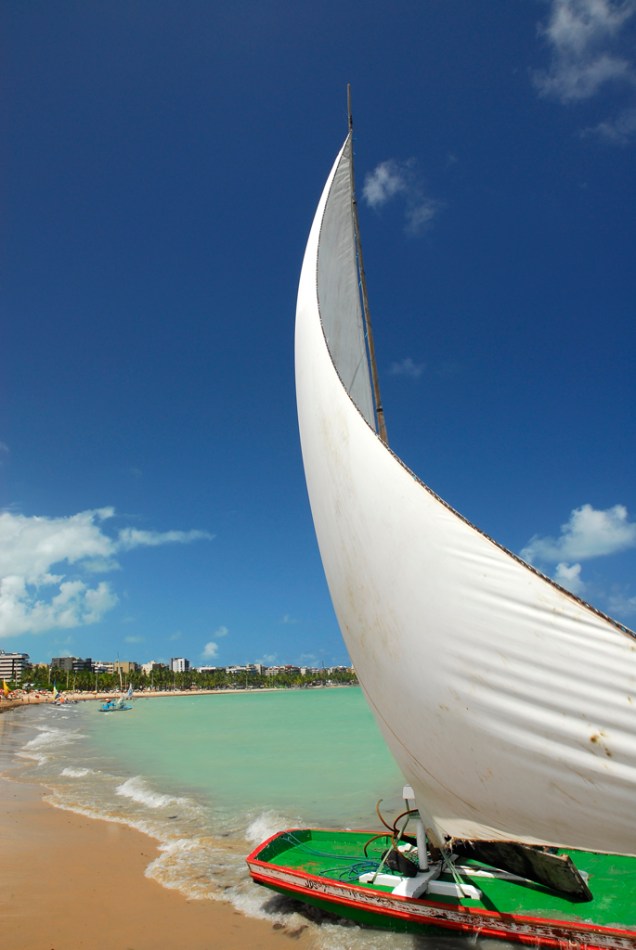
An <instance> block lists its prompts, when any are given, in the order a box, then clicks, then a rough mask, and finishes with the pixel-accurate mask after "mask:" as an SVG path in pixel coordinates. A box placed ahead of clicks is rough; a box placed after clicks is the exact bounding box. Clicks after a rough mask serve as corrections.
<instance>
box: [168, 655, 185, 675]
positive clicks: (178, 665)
mask: <svg viewBox="0 0 636 950" xmlns="http://www.w3.org/2000/svg"><path fill="white" fill-rule="evenodd" d="M170 669H171V670H172V672H173V673H185V671H186V670H189V669H190V660H186V658H185V657H184V656H173V657H172V658H171V659H170Z"/></svg>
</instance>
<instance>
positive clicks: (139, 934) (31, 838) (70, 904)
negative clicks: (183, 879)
mask: <svg viewBox="0 0 636 950" xmlns="http://www.w3.org/2000/svg"><path fill="white" fill-rule="evenodd" d="M43 792H44V789H43V788H42V787H41V786H38V785H31V784H25V783H23V782H22V781H20V782H15V781H12V780H7V779H4V778H0V801H1V803H2V816H3V820H2V834H1V860H0V919H1V920H2V942H3V946H7V947H11V948H12V950H80V948H87V950H89V948H90V950H163V948H166V947H172V946H187V947H188V950H204V948H205V950H207V948H211V947H219V948H224V950H225V948H227V950H234V948H236V950H239V948H241V950H245V948H248V947H250V948H263V950H270V948H271V950H276V948H278V950H283V948H288V950H289V948H290V947H292V946H294V947H298V948H307V950H309V948H311V947H312V946H313V945H314V944H313V941H312V939H311V937H310V935H309V933H308V932H306V931H305V930H304V929H303V928H302V926H301V927H296V928H295V929H286V928H285V927H282V926H281V925H280V923H275V924H271V923H269V922H267V921H264V920H256V919H253V918H248V917H245V916H244V915H243V914H241V913H239V912H238V911H237V910H235V909H234V908H233V907H232V906H231V905H230V904H225V903H223V902H221V901H213V900H188V899H186V898H185V897H184V896H183V895H182V894H181V893H179V892H178V891H175V890H168V889H166V888H164V887H162V886H161V885H159V884H157V883H156V882H155V881H153V880H150V879H149V878H147V877H145V876H144V872H145V870H146V868H147V867H148V864H149V863H150V862H151V861H152V860H153V858H154V857H155V856H156V854H157V851H158V849H157V846H156V843H155V842H154V841H153V839H152V838H150V837H148V836H147V835H144V834H142V833H141V832H139V831H136V830H134V829H132V828H129V827H127V826H125V825H121V824H114V823H111V822H106V821H100V820H97V819H94V818H88V817H84V816H82V815H78V814H75V813H73V812H69V811H64V810H62V809H59V808H55V807H52V806H51V805H49V804H47V803H46V802H45V801H44V800H43Z"/></svg>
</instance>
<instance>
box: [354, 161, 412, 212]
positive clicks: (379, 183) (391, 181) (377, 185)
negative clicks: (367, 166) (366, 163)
mask: <svg viewBox="0 0 636 950" xmlns="http://www.w3.org/2000/svg"><path fill="white" fill-rule="evenodd" d="M405 172H406V170H405V168H404V166H400V165H399V163H398V162H396V161H394V159H392V158H390V159H388V161H386V162H381V163H380V164H379V165H377V166H376V167H375V168H374V169H373V171H372V172H369V174H368V175H367V176H366V177H365V179H364V187H363V189H362V196H363V198H364V200H365V201H366V203H367V204H368V205H369V206H370V207H371V208H381V207H382V205H385V204H386V203H387V201H390V200H391V198H394V197H395V195H399V194H402V193H403V192H405V191H406V190H407V179H406V173H405Z"/></svg>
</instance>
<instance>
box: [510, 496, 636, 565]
mask: <svg viewBox="0 0 636 950" xmlns="http://www.w3.org/2000/svg"><path fill="white" fill-rule="evenodd" d="M633 547H636V523H635V522H630V520H629V516H628V513H627V509H626V508H625V506H624V505H614V507H613V508H606V509H605V510H597V509H595V508H593V507H592V506H591V505H581V507H580V508H575V509H574V510H573V511H572V513H571V514H570V518H569V520H568V521H567V522H566V523H565V524H564V525H561V534H560V535H559V537H558V538H552V537H546V538H541V537H539V536H538V535H535V536H534V537H533V538H532V539H531V540H530V541H529V543H528V544H527V545H526V547H525V548H524V549H523V550H522V552H521V556H522V557H523V558H525V559H526V560H527V561H530V562H531V563H534V562H535V561H538V562H540V563H541V562H543V563H548V564H561V563H563V562H566V563H567V562H571V561H583V560H586V559H588V558H592V557H601V556H602V555H607V554H616V553H617V552H618V551H626V550H627V549H628V548H633Z"/></svg>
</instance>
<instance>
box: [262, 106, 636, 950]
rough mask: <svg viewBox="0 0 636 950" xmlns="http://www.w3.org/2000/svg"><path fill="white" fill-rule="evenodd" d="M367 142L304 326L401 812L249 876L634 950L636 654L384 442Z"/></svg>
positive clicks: (448, 923) (333, 184)
mask: <svg viewBox="0 0 636 950" xmlns="http://www.w3.org/2000/svg"><path fill="white" fill-rule="evenodd" d="M373 357H374V348H373V342H372V335H371V324H370V319H369V316H368V304H367V302H366V293H365V280H364V267H363V262H362V254H361V246H360V242H359V228H358V219H357V210H356V203H355V187H354V169H353V146H352V124H351V120H350V123H349V133H348V135H347V137H346V140H345V142H344V145H343V146H342V148H341V150H340V152H339V153H338V155H337V157H336V160H335V162H334V164H333V167H332V169H331V172H330V174H329V177H328V179H327V182H326V184H325V187H324V190H323V192H322V197H321V198H320V201H319V204H318V207H317V211H316V214H315V218H314V221H313V225H312V227H311V231H310V234H309V239H308V243H307V247H306V251H305V257H304V261H303V265H302V271H301V276H300V284H299V290H298V302H297V311H296V340H295V363H296V393H297V405H298V418H299V427H300V437H301V446H302V455H303V463H304V469H305V477H306V482H307V489H308V494H309V500H310V505H311V510H312V516H313V521H314V526H315V531H316V536H317V540H318V545H319V548H320V554H321V558H322V563H323V567H324V571H325V574H326V578H327V582H328V586H329V590H330V594H331V599H332V602H333V605H334V609H335V612H336V615H337V618H338V622H339V626H340V629H341V632H342V635H343V638H344V640H345V643H346V646H347V648H348V650H349V654H350V656H351V660H352V662H353V665H354V667H355V669H356V672H357V675H358V679H359V681H360V684H361V686H362V689H363V691H364V694H365V697H366V700H367V702H368V704H369V706H370V708H371V710H372V711H373V713H374V715H375V718H376V720H377V722H378V725H379V727H380V730H381V732H382V734H383V736H384V738H385V740H386V742H387V744H388V746H389V749H390V750H391V752H392V754H393V756H394V758H395V759H396V761H397V763H398V765H399V766H400V769H401V771H402V773H403V775H404V778H405V788H404V792H403V795H404V799H405V808H404V813H403V815H401V816H399V817H398V819H396V820H395V821H386V820H385V819H383V821H384V823H385V824H386V827H382V828H380V830H379V833H378V831H377V829H376V831H375V832H374V831H373V829H371V830H369V831H366V832H365V831H361V832H348V831H342V832H329V831H319V830H316V829H286V830H284V831H281V832H278V833H277V834H276V835H274V836H272V837H271V838H270V839H268V840H267V841H266V842H263V843H262V844H261V845H259V846H258V847H257V848H256V849H254V851H253V852H252V853H251V854H250V855H249V857H248V858H247V863H248V867H249V870H250V873H251V875H252V877H253V879H254V880H255V881H256V882H258V883H260V884H263V885H265V886H267V887H270V888H273V889H274V890H278V891H282V892H284V893H286V894H291V895H293V896H295V897H296V898H298V899H300V900H303V901H306V902H308V903H310V904H314V905H316V906H319V907H321V908H323V909H326V910H329V911H332V912H334V913H336V914H338V915H340V916H345V917H352V918H354V919H356V920H358V921H363V922H366V923H371V924H373V925H378V926H388V927H393V928H396V929H420V928H426V927H431V926H432V927H437V928H443V929H446V931H448V930H452V931H455V932H462V933H479V934H483V935H488V936H491V937H500V938H504V939H508V940H516V941H520V942H522V943H532V944H533V945H535V946H551V947H555V946H565V945H567V946H575V947H578V946H580V947H587V948H593V947H604V948H632V950H634V948H636V808H635V806H636V794H635V793H636V728H635V726H636V636H635V635H634V633H633V632H632V631H630V630H628V629H627V628H626V627H625V626H623V625H622V624H621V623H618V622H617V621H615V620H613V619H611V618H610V617H609V616H607V615H605V614H604V613H602V612H601V611H599V610H597V609H596V608H594V607H592V606H591V605H589V604H587V603H585V602H584V601H582V600H581V599H579V598H578V597H576V596H575V595H574V594H572V593H570V592H569V591H567V590H565V589H563V588H561V587H560V586H558V585H557V584H556V583H554V582H553V581H552V580H550V579H549V578H547V577H545V576H543V575H542V574H541V573H539V572H538V571H537V570H536V569H535V568H534V567H532V566H531V565H529V564H527V563H525V562H524V561H523V560H522V559H520V558H519V557H518V556H517V555H516V554H514V553H513V552H511V551H509V550H506V549H505V548H504V547H503V546H502V545H501V544H499V543H498V542H497V541H496V540H495V539H493V538H491V537H489V536H487V535H486V534H484V533H483V532H482V531H480V530H479V529H478V528H477V527H475V526H474V525H473V524H471V523H470V522H469V521H468V520H467V519H466V518H465V517H463V516H462V515H461V514H460V513H459V512H457V511H456V510H454V509H453V508H452V507H451V506H450V505H449V504H447V503H446V502H445V501H444V500H443V499H442V498H441V497H439V496H438V495H437V494H436V493H435V492H434V491H433V490H432V489H431V488H430V487H428V486H427V485H426V484H425V482H423V481H422V480H420V479H419V478H418V477H417V476H416V475H415V474H414V473H413V472H412V471H410V470H409V469H408V467H407V466H406V465H405V464H404V463H403V462H402V460H401V459H400V458H398V457H397V455H395V454H394V453H393V452H392V451H391V449H390V448H389V446H388V444H387V438H386V427H385V425H384V420H383V412H382V409H381V401H380V399H379V387H378V384H377V375H376V372H375V366H374V358H373Z"/></svg>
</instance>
